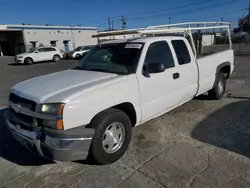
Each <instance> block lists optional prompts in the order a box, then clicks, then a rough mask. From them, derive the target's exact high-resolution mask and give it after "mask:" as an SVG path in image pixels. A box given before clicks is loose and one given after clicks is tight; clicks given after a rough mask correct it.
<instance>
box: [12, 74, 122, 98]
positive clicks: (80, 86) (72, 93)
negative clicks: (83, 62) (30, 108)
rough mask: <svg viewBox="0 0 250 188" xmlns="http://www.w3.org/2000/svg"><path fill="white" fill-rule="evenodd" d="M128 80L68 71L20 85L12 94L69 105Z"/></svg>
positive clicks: (15, 87) (119, 76) (17, 85)
mask: <svg viewBox="0 0 250 188" xmlns="http://www.w3.org/2000/svg"><path fill="white" fill-rule="evenodd" d="M126 79H127V76H126V75H125V76H124V75H117V74H112V73H104V72H96V71H83V70H66V71H61V72H57V73H52V74H48V75H44V76H40V77H36V78H33V79H30V80H26V81H24V82H21V83H18V84H16V85H15V86H13V88H12V90H11V92H12V93H15V94H16V95H18V96H20V97H23V98H26V99H30V100H33V101H35V102H37V103H55V102H64V103H67V102H68V101H69V100H70V99H72V98H75V97H78V96H80V95H83V94H85V93H87V92H90V91H94V90H96V89H98V88H102V87H105V86H108V85H111V84H115V83H118V82H121V81H125V80H126Z"/></svg>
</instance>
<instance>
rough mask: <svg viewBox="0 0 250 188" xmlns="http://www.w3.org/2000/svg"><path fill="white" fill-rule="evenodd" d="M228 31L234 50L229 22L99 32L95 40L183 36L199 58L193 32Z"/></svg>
mask: <svg viewBox="0 0 250 188" xmlns="http://www.w3.org/2000/svg"><path fill="white" fill-rule="evenodd" d="M223 28H224V29H226V31H227V36H228V39H229V49H231V48H232V42H231V36H230V23H229V22H185V23H177V24H167V25H156V26H149V27H146V28H138V29H128V30H116V31H105V32H99V33H98V34H96V35H93V36H92V37H94V38H99V37H107V36H117V35H126V34H139V35H140V36H141V37H145V36H157V35H167V34H181V33H183V36H184V37H187V36H189V37H190V39H191V40H190V44H191V47H192V49H193V52H194V55H195V57H197V52H196V48H195V43H194V40H193V35H192V32H194V31H201V30H209V29H213V30H215V29H223Z"/></svg>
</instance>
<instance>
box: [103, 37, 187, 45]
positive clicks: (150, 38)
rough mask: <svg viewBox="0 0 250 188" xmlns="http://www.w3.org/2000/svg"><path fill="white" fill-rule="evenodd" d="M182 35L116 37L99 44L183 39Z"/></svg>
mask: <svg viewBox="0 0 250 188" xmlns="http://www.w3.org/2000/svg"><path fill="white" fill-rule="evenodd" d="M183 38H184V37H182V36H157V37H141V38H130V39H120V40H119V39H118V40H110V41H105V42H102V43H101V44H113V43H127V42H129V43H146V42H154V41H159V40H169V39H172V40H179V39H183Z"/></svg>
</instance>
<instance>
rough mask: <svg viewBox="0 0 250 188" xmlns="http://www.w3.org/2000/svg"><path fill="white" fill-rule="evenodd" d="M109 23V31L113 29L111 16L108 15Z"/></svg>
mask: <svg viewBox="0 0 250 188" xmlns="http://www.w3.org/2000/svg"><path fill="white" fill-rule="evenodd" d="M108 23H109V31H110V30H111V18H110V17H108Z"/></svg>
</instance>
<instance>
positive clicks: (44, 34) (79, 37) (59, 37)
mask: <svg viewBox="0 0 250 188" xmlns="http://www.w3.org/2000/svg"><path fill="white" fill-rule="evenodd" d="M23 33H24V40H25V43H26V45H27V46H31V43H30V42H32V41H37V43H36V45H37V46H39V45H40V44H42V45H50V42H51V41H56V46H57V48H59V49H62V50H64V43H63V41H64V40H68V45H69V50H73V49H74V48H76V47H77V46H82V45H95V44H97V39H96V38H92V35H94V34H96V33H97V30H59V29H58V30H54V29H53V30H49V29H46V30H42V29H41V30H40V29H39V30H38V29H24V30H23Z"/></svg>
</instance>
